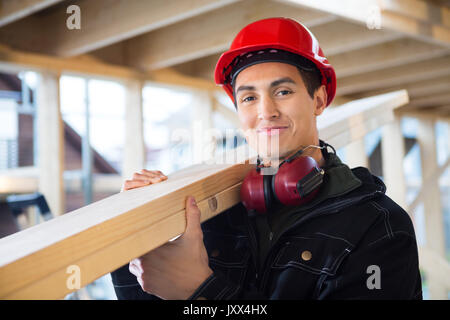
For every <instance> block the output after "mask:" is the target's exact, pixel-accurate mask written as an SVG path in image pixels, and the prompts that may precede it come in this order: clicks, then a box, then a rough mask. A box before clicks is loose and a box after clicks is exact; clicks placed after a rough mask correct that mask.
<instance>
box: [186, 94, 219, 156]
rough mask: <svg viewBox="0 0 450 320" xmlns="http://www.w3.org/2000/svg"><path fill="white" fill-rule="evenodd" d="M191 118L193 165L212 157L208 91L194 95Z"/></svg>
mask: <svg viewBox="0 0 450 320" xmlns="http://www.w3.org/2000/svg"><path fill="white" fill-rule="evenodd" d="M194 95H195V98H194V104H193V108H194V110H193V117H192V138H193V139H192V142H191V150H192V162H193V163H194V164H198V163H202V162H206V161H207V160H209V159H211V158H212V157H213V155H214V151H215V149H214V145H213V144H212V141H213V138H214V137H213V136H212V130H213V122H212V114H213V99H212V97H211V95H210V93H209V92H208V91H196V92H195V93H194Z"/></svg>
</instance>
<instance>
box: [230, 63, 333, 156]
mask: <svg viewBox="0 0 450 320" xmlns="http://www.w3.org/2000/svg"><path fill="white" fill-rule="evenodd" d="M234 88H235V93H236V103H237V109H238V117H239V121H240V122H241V126H242V129H243V130H244V133H245V137H246V140H247V142H248V143H249V145H250V146H251V147H252V148H253V149H255V150H257V151H258V153H259V154H260V155H261V156H263V157H269V158H274V156H276V153H275V152H274V151H271V148H270V146H271V143H272V141H279V146H278V148H279V149H278V154H279V156H280V157H283V156H287V155H291V154H292V153H294V152H295V151H297V150H298V149H299V148H301V146H307V145H310V144H317V143H318V133H317V128H316V116H318V115H320V114H321V113H322V112H323V110H324V109H325V106H326V99H327V96H326V90H325V86H323V85H322V86H321V87H320V88H319V89H318V90H316V92H315V93H314V98H311V97H310V95H309V94H308V92H307V90H306V87H305V84H304V83H303V79H302V77H301V75H300V73H299V71H298V69H297V67H295V66H292V65H289V64H286V63H279V62H265V63H259V64H256V65H253V66H250V67H248V68H246V69H244V70H243V71H241V72H240V73H239V74H238V76H237V78H236V82H235V87H234ZM274 129H276V130H274ZM273 139H276V140H273ZM272 146H273V144H272ZM271 153H272V154H271Z"/></svg>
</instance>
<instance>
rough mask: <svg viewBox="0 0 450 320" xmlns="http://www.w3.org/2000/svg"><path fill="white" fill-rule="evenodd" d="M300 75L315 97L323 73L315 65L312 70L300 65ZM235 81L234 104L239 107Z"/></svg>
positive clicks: (311, 95)
mask: <svg viewBox="0 0 450 320" xmlns="http://www.w3.org/2000/svg"><path fill="white" fill-rule="evenodd" d="M297 70H298V72H299V73H300V76H301V77H302V80H303V83H304V84H305V87H306V91H308V94H309V96H310V97H311V98H314V93H315V92H316V90H317V89H319V88H320V86H321V85H322V74H321V73H320V71H319V69H318V68H317V67H316V66H314V67H313V70H312V71H309V70H304V69H302V68H300V67H297ZM235 83H236V82H235V81H233V83H232V85H233V97H234V106H235V107H236V109H237V101H236V92H235Z"/></svg>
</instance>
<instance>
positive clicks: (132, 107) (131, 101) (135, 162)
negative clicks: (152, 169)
mask: <svg viewBox="0 0 450 320" xmlns="http://www.w3.org/2000/svg"><path fill="white" fill-rule="evenodd" d="M142 87H143V83H142V81H139V80H128V81H126V82H125V88H126V93H125V94H126V110H125V147H124V155H125V156H124V161H123V169H122V176H123V177H124V178H127V179H129V178H130V177H131V176H132V175H133V173H134V172H136V171H140V170H141V169H143V168H144V166H145V144H144V131H143V116H142Z"/></svg>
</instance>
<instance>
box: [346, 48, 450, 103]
mask: <svg viewBox="0 0 450 320" xmlns="http://www.w3.org/2000/svg"><path fill="white" fill-rule="evenodd" d="M449 74H450V56H448V55H447V56H444V57H440V58H435V59H429V60H425V61H421V62H415V63H411V64H406V65H402V66H397V67H393V68H387V69H383V70H379V71H372V72H367V73H364V74H358V75H356V76H350V77H341V78H339V79H338V86H337V95H338V96H342V95H351V94H357V93H363V92H365V91H372V90H378V89H383V88H390V87H393V86H397V85H405V84H408V83H414V82H417V81H422V80H426V79H434V78H436V77H440V76H446V75H449Z"/></svg>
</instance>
